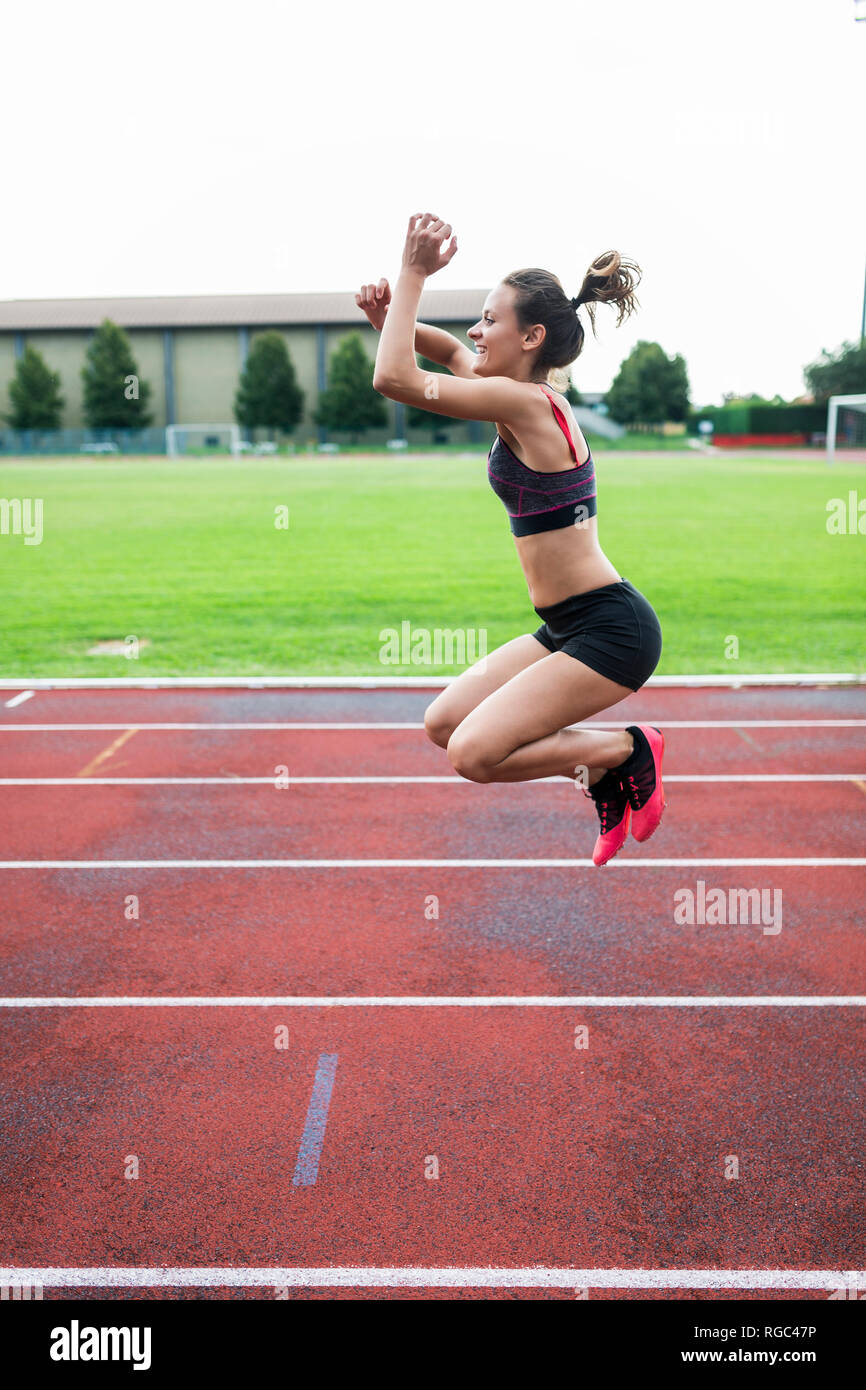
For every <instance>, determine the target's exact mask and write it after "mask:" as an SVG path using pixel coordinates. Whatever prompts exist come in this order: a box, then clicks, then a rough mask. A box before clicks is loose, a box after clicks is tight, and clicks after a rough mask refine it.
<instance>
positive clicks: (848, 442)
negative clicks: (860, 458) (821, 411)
mask: <svg viewBox="0 0 866 1390" xmlns="http://www.w3.org/2000/svg"><path fill="white" fill-rule="evenodd" d="M837 449H866V396H831V397H830V399H829V401H828V402H827V462H828V463H832V462H833V457H834V455H835V453H836V450H837Z"/></svg>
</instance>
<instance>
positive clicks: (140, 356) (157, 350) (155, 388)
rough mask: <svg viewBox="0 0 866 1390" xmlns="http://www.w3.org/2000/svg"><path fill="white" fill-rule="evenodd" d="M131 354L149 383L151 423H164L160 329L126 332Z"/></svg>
mask: <svg viewBox="0 0 866 1390" xmlns="http://www.w3.org/2000/svg"><path fill="white" fill-rule="evenodd" d="M127 337H128V338H129V341H130V345H131V347H132V355H133V357H134V358H135V360H136V363H137V364H138V372H139V376H140V377H141V379H142V381H146V382H148V383H149V384H150V388H151V390H150V405H149V409H150V412H151V414H152V416H153V424H154V425H155V426H162V425H164V424H165V371H164V368H163V353H162V331H161V330H160V329H158V328H134V329H131V330H130V331H129V332H128V333H127Z"/></svg>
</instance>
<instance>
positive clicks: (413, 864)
mask: <svg viewBox="0 0 866 1390" xmlns="http://www.w3.org/2000/svg"><path fill="white" fill-rule="evenodd" d="M863 866H866V858H848V859H843V858H826V859H611V860H610V862H609V863H608V864H606V865H605V868H608V869H610V868H613V869H690V868H714V869H726V868H727V869H748V868H764V869H853V868H859V867H863ZM0 869H596V872H597V866H596V865H595V864H593V862H592V860H591V859H0Z"/></svg>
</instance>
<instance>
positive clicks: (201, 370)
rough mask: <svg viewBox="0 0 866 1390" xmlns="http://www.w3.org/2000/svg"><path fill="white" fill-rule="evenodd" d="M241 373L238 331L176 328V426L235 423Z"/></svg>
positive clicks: (232, 329) (229, 329)
mask: <svg viewBox="0 0 866 1390" xmlns="http://www.w3.org/2000/svg"><path fill="white" fill-rule="evenodd" d="M240 370H241V348H240V335H239V333H238V330H237V329H236V328H176V329H175V330H174V395H175V423H176V424H178V425H223V424H230V423H231V422H232V421H233V420H234V413H233V411H232V401H233V399H234V393H235V391H236V389H237V384H238V377H239V375H240Z"/></svg>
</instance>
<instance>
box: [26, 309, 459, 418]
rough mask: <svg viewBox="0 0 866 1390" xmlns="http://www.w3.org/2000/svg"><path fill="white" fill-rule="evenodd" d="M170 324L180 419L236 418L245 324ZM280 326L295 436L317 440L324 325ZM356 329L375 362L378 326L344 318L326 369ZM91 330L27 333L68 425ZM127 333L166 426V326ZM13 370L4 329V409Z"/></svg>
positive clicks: (78, 402) (333, 332)
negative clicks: (289, 370)
mask: <svg viewBox="0 0 866 1390" xmlns="http://www.w3.org/2000/svg"><path fill="white" fill-rule="evenodd" d="M441 326H442V327H443V328H445V330H446V331H447V332H449V333H451V334H453V336H454V337H455V338H457V339H458V340H459V341H460V342H462V343H466V344H468V339H467V338H466V329H467V328H468V327H469V326H470V325H469V323H467V324H465V325H462V324H458V325H454V324H443V325H441ZM171 331H172V335H173V340H174V385H175V422H176V423H177V424H181V425H184V424H186V425H198V424H228V423H231V422H232V421H233V420H234V408H233V404H234V395H235V391H236V390H237V386H238V380H239V377H240V372H241V331H240V330H239V329H238V328H175V329H173V330H171ZM265 331H267V330H265V329H263V328H262V329H259V328H256V329H251V330H250V332H249V344H250V345H252V343H253V342H254V341H255V338H256V337H257V336H258V334H259V333H262V332H265ZM277 331H278V332H280V333H282V335H283V337H284V338H285V341H286V346H287V347H288V350H289V355H290V357H291V359H292V361H293V363H294V366H295V371H296V373H297V377H298V382H299V384H300V386H301V389H302V390H303V392H304V413H303V416H302V419H301V422H300V424H299V426H298V428H297V430H296V431H295V438H296V439H297V440H298V442H301V441H306V440H308V439H315V438H317V437H318V427H317V426H316V424H315V423H314V421H313V412H314V410H315V408H316V403H317V400H318V394H319V362H318V342H319V334H318V329H317V327H316V325H315V324H309V325H307V324H304V325H299V326H297V327H283V328H279V329H278V330H277ZM352 332H359V333H360V335H361V339H362V342H363V344H364V351H365V352H366V354H367V356H368V357H369V359H370V361H371V362H373V361H375V358H376V351H377V348H378V343H379V334H378V333H377V332H376V331H375V329H373V328H371V327H370V326H369V325H367V324H364V325H362V326H358V327H357V328H355V327H354V326H352V327H349V326H348V325H345V324H343V325H339V324H338V325H327V326H326V327H325V329H324V333H323V337H324V345H325V370H326V372H327V370H328V366H329V364H330V359H331V356H332V354H333V353H334V351H335V350H336V348H337V347H338V345H339V343H340V342H341V340H342V339H343V338H345V337H346V336H347V334H349V333H352ZM90 336H91V335H90V333H89V332H88V331H87V330H83V329H82V330H80V331H79V330H67V331H64V332H60V331H58V332H44V331H40V332H33V333H28V334H25V335H24V341H25V343H32V344H33V346H34V347H36V348H38V350H39V351H40V352H41V353H42V355H43V357H44V358H45V361H46V362H47V364H48V366H49V367H50V368H51V370H52V371H56V372H59V373H60V380H61V391H62V393H63V395H64V397H65V400H66V405H65V408H64V412H63V419H62V421H61V424H62V426H63V427H64V428H67V429H81V428H83V427H84V424H85V421H84V417H83V413H82V383H81V368H82V367H83V365H84V360H85V354H86V352H87V344H88V342H89V341H90ZM128 337H129V340H130V344H131V346H132V351H133V355H134V356H135V359H136V362H137V364H138V369H139V373H140V375H141V377H142V379H143V380H145V381H148V382H149V383H150V386H151V410H152V412H153V423H154V425H156V426H163V425H165V424H166V423H167V422H166V399H165V364H164V351H163V342H164V338H163V331H162V330H161V329H131V330H128ZM14 372H15V334H14V333H0V415H3V414H5V412H6V411H8V409H9V381H10V378H11V377H12V376H13V375H14ZM386 407H387V410H388V425H387V431H386V433H387V434H388V435H392V434H393V433H394V430H395V426H396V405H395V402H393V401H388V402H386ZM5 424H6V422H5V420H2V419H0V427H4V426H5Z"/></svg>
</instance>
